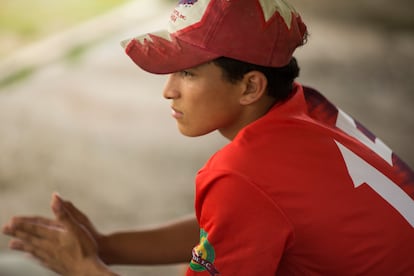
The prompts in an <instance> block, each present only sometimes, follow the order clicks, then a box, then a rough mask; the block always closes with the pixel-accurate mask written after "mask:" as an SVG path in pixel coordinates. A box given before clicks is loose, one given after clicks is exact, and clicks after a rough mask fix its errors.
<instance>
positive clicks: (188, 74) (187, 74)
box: [181, 70, 194, 77]
mask: <svg viewBox="0 0 414 276" xmlns="http://www.w3.org/2000/svg"><path fill="white" fill-rule="evenodd" d="M181 76H183V77H192V76H194V74H193V73H191V72H189V71H185V70H183V71H181Z"/></svg>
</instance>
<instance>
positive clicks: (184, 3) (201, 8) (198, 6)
mask: <svg viewBox="0 0 414 276" xmlns="http://www.w3.org/2000/svg"><path fill="white" fill-rule="evenodd" d="M209 4H210V1H208V0H181V1H180V2H178V5H177V7H175V9H174V10H173V12H172V13H171V17H170V26H169V30H168V31H169V32H170V33H174V32H176V31H179V30H182V29H184V28H186V27H188V26H191V25H193V24H195V23H197V22H200V21H201V19H202V18H203V15H204V13H205V11H206V9H207V7H208V5H209Z"/></svg>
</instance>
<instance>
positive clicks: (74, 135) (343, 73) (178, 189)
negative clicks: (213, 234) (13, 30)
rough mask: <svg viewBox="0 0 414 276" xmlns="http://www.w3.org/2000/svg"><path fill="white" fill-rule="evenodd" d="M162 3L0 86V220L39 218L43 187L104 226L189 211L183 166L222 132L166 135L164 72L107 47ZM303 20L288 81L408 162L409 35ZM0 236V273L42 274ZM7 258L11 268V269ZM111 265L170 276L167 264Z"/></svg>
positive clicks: (201, 155) (155, 22) (169, 129)
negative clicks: (314, 92)
mask: <svg viewBox="0 0 414 276" xmlns="http://www.w3.org/2000/svg"><path fill="white" fill-rule="evenodd" d="M168 10H169V9H165V8H164V6H162V8H159V9H157V14H159V16H156V17H153V16H151V15H148V17H147V18H144V17H143V18H142V19H141V20H140V21H136V22H135V23H134V24H133V25H131V26H128V27H126V26H122V30H119V29H117V30H115V29H112V30H111V32H110V34H109V35H108V36H105V37H101V38H100V39H101V41H100V42H97V43H95V44H94V45H93V46H92V47H90V48H89V50H88V51H86V52H85V53H84V55H83V56H82V57H81V58H80V59H78V60H72V61H71V60H67V59H66V60H65V59H62V60H60V61H58V62H57V61H56V60H55V59H54V60H49V61H48V62H49V64H45V63H41V65H42V66H43V67H42V68H41V69H39V70H38V71H36V73H35V74H33V75H32V76H31V77H30V78H28V79H26V80H25V81H24V82H21V83H16V84H14V85H13V86H8V87H5V88H3V89H2V90H0V133H1V134H2V135H1V136H0V152H1V155H0V191H1V193H0V224H3V223H4V222H5V221H6V220H7V219H8V218H9V217H10V216H11V215H13V214H16V213H19V214H27V213H33V214H35V213H36V214H44V215H47V216H49V215H50V212H49V210H48V208H49V207H48V202H49V197H50V194H51V193H52V192H53V191H59V192H60V193H61V194H62V195H63V196H64V197H68V198H71V199H73V201H74V202H75V203H76V204H78V205H79V206H80V207H81V208H82V209H83V210H85V212H87V213H88V214H89V215H90V216H91V218H92V219H93V220H94V221H96V224H97V225H98V227H99V228H100V229H103V230H104V231H112V230H115V229H120V228H133V227H142V226H144V225H147V224H157V223H160V222H162V221H164V220H166V219H172V218H175V217H177V216H180V215H182V214H186V213H188V212H191V211H192V207H193V202H192V200H193V199H192V194H193V186H192V184H193V183H192V181H193V177H194V174H195V173H196V171H197V169H198V168H199V167H200V166H201V165H202V164H203V162H204V161H205V160H206V159H207V158H208V156H209V155H210V154H211V153H213V152H214V151H215V150H216V149H217V148H219V147H220V146H221V145H223V144H224V143H225V141H224V140H223V139H222V138H221V137H219V135H217V134H212V135H209V136H207V137H202V138H193V139H190V138H185V137H182V136H181V135H180V134H178V133H177V131H176V129H175V124H174V121H173V120H172V119H171V118H170V115H169V112H170V111H169V108H168V103H167V102H166V101H165V100H163V99H162V97H161V90H162V86H163V82H164V80H165V77H164V76H154V75H150V74H147V73H145V72H142V71H140V70H138V69H137V68H136V67H135V66H134V65H133V63H132V62H131V61H130V60H129V59H128V58H127V57H126V56H125V55H124V54H123V52H122V50H121V48H120V46H119V41H120V40H121V39H124V38H127V37H131V36H134V35H136V34H139V33H142V32H144V31H147V30H148V31H150V30H154V29H157V27H161V26H162V24H163V23H164V22H165V19H166V18H167V15H168ZM148 12H149V11H148ZM149 14H150V13H149ZM108 18H113V17H108ZM125 19H126V17H125ZM305 19H307V22H308V25H309V26H310V31H311V37H310V39H309V43H308V45H307V46H305V47H304V48H302V49H300V50H299V51H298V54H297V57H298V59H299V61H300V64H301V67H302V75H301V78H300V80H301V81H302V82H304V83H306V84H310V85H312V86H314V87H317V88H319V89H320V90H321V91H322V92H324V93H325V95H326V96H327V97H328V98H330V99H332V100H333V101H335V102H337V103H338V104H339V106H341V107H342V109H344V110H346V111H348V113H350V114H351V115H354V116H355V117H357V118H359V120H360V121H361V122H362V123H364V124H366V125H369V126H370V128H371V130H373V132H375V133H377V134H378V135H379V136H380V137H382V138H383V140H384V141H385V142H386V143H387V144H389V145H390V146H391V147H392V148H393V149H394V150H395V151H396V152H397V153H398V154H400V155H401V156H402V157H403V159H405V160H406V161H407V162H408V163H409V164H410V165H411V166H413V167H414V149H413V147H412V146H411V143H412V141H413V140H414V133H413V130H414V120H413V118H414V108H413V97H414V96H413V93H412V92H413V91H412V88H413V87H414V83H413V78H412V73H413V72H414V70H413V69H414V68H413V64H414V56H413V55H414V53H413V51H412V49H414V36H413V35H412V34H411V33H404V32H400V33H387V32H379V31H376V30H375V29H372V28H368V27H364V26H359V27H357V28H356V27H355V26H352V25H351V26H349V25H346V24H341V23H340V22H336V21H326V20H321V19H320V18H319V19H318V18H306V15H305ZM108 20H109V19H108ZM44 47H46V48H44V49H47V47H48V46H47V45H46V46H44ZM52 48H53V47H52ZM52 48H51V49H52ZM51 49H50V50H51ZM42 51H46V52H45V53H49V51H48V50H42ZM45 56H47V55H45ZM0 67H1V66H0ZM1 68H4V67H1ZM6 243H7V239H6V238H5V237H3V236H1V237H0V275H2V276H3V275H5V276H6V275H7V276H9V275H28V274H27V271H31V273H30V275H35V274H36V272H35V270H36V269H39V272H38V274H37V275H47V274H45V273H46V272H44V271H43V270H41V269H40V268H39V267H38V266H35V267H36V268H33V267H32V266H33V263H31V262H27V261H22V260H25V259H24V258H22V257H21V255H15V254H10V253H8V252H9V251H7V250H6V249H5V247H6ZM162 250H169V249H168V248H160V251H162ZM16 263H19V264H21V263H24V264H25V265H16ZM16 268H19V269H20V270H21V271H23V272H20V273H18V272H14V274H13V273H12V272H11V270H12V269H13V270H16ZM116 269H117V271H119V272H122V273H123V275H170V273H167V271H170V270H176V267H160V268H147V267H143V268H116Z"/></svg>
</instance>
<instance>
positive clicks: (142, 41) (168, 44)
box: [121, 30, 220, 74]
mask: <svg viewBox="0 0 414 276" xmlns="http://www.w3.org/2000/svg"><path fill="white" fill-rule="evenodd" d="M121 45H122V46H123V47H124V48H125V52H126V54H127V55H128V56H129V57H130V58H131V59H132V60H133V61H134V62H135V63H136V64H137V65H138V66H139V67H141V68H142V69H143V70H145V71H148V72H150V73H154V74H169V73H174V72H179V71H182V70H184V69H188V68H191V67H194V66H198V65H200V64H203V63H205V62H208V61H211V60H213V59H215V58H218V57H220V55H217V54H214V53H211V52H208V51H206V50H203V49H202V48H200V47H197V46H194V45H192V44H189V43H186V42H185V41H183V40H180V39H178V38H176V37H175V36H174V35H173V34H170V33H169V32H168V31H166V30H164V31H159V32H156V33H149V34H145V35H142V36H139V37H135V38H133V39H128V40H125V41H123V42H121Z"/></svg>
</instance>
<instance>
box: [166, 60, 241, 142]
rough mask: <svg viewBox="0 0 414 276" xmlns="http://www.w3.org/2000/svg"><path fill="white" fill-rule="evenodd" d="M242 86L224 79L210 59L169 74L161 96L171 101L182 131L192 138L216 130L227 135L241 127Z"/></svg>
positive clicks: (231, 135)
mask: <svg viewBox="0 0 414 276" xmlns="http://www.w3.org/2000/svg"><path fill="white" fill-rule="evenodd" d="M242 89H243V87H242V85H241V84H233V83H230V82H229V81H227V80H225V79H224V77H223V75H222V71H221V68H220V67H218V66H217V65H215V64H214V63H212V62H210V63H206V64H203V65H200V66H198V67H194V68H191V69H188V70H185V71H181V72H177V73H173V74H171V75H170V76H169V78H168V81H167V83H166V85H165V88H164V92H163V95H164V97H165V98H166V99H170V100H171V108H172V116H173V117H174V118H175V119H176V120H177V126H178V129H179V130H180V132H181V133H182V134H184V135H186V136H192V137H194V136H200V135H204V134H207V133H209V132H212V131H214V130H216V129H218V130H219V131H220V132H221V133H222V134H223V135H224V136H226V137H227V138H230V137H233V136H234V135H235V134H236V133H237V132H238V131H239V130H240V128H241V123H242V121H241V120H242V118H241V109H242V106H241V105H240V103H239V98H240V95H241V94H242Z"/></svg>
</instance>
